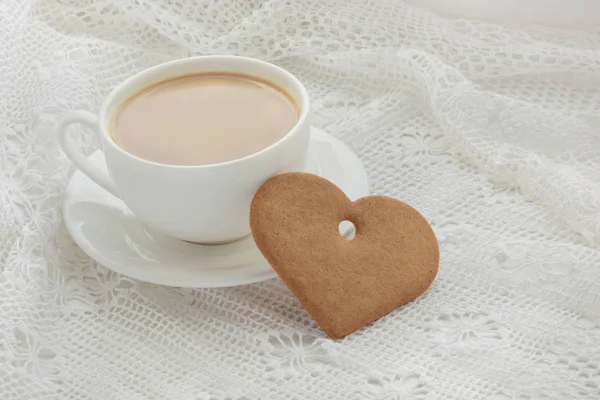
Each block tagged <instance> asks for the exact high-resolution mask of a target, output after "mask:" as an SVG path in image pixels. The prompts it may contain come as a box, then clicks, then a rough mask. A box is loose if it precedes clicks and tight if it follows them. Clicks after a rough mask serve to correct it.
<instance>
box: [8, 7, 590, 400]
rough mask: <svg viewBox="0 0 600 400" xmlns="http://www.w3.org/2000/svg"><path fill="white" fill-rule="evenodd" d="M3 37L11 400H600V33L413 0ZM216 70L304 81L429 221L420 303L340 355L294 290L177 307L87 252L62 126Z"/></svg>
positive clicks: (109, 13)
mask: <svg viewBox="0 0 600 400" xmlns="http://www.w3.org/2000/svg"><path fill="white" fill-rule="evenodd" d="M0 21H1V23H0V46H1V49H2V51H1V52H0V122H1V124H0V398H2V399H28V400H29V399H77V400H80V399H161V400H163V399H179V400H252V399H357V400H358V399H361V400H362V399H378V400H381V399H386V400H392V399H402V400H404V399H419V400H423V399H457V400H458V399H460V400H469V399H477V400H479V399H494V400H506V399H557V400H559V399H560V400H564V399H598V398H600V50H599V49H600V30H598V29H593V28H589V27H588V28H587V29H586V30H584V29H580V30H576V29H567V28H564V27H563V28H558V27H544V26H514V25H511V24H500V23H492V22H480V21H471V20H465V19H459V18H454V17H453V18H450V17H446V18H445V17H441V16H438V15H436V14H434V13H432V12H429V11H424V10H422V9H419V8H418V7H416V6H413V5H405V4H402V3H400V2H398V1H396V0H389V1H385V0H366V1H365V0H360V1H358V0H356V1H355V0H352V1H321V0H312V1H305V0H296V1H280V0H271V1H234V0H227V1H218V2H217V1H197V2H196V1H183V0H153V1H148V0H140V1H133V0H131V1H130V0H97V1H92V0H88V1H84V0H22V1H21V0H6V1H4V2H2V4H0ZM202 54H239V55H246V56H252V57H258V58H261V59H264V60H268V61H271V62H274V63H276V64H278V65H281V66H283V67H284V68H286V69H288V70H290V71H291V72H293V73H294V74H296V75H297V76H298V77H299V78H300V79H301V80H302V81H303V82H305V84H306V85H307V87H308V89H309V92H310V96H311V98H312V107H313V110H314V124H315V125H316V126H318V127H320V128H323V129H325V130H326V131H328V132H330V133H332V134H334V135H335V136H337V137H339V138H341V139H343V140H344V141H345V142H346V143H348V144H349V145H350V146H351V147H352V148H353V149H354V150H355V151H356V152H357V153H358V155H359V156H360V158H361V159H362V160H363V162H364V163H365V166H366V168H367V170H368V173H369V178H370V181H371V188H372V192H373V193H376V194H382V195H388V196H393V197H396V198H399V199H401V200H403V201H405V202H407V203H409V204H411V205H413V206H415V207H416V208H417V209H419V210H420V211H421V212H422V213H423V214H424V215H425V216H426V217H427V218H428V220H429V221H431V223H432V225H433V227H434V229H435V231H436V234H437V235H438V239H439V241H440V248H441V263H440V272H439V275H438V277H437V279H436V281H435V282H434V284H433V286H432V287H431V289H430V290H429V291H428V292H427V293H426V294H425V295H424V296H422V297H421V298H419V299H417V300H416V301H414V302H413V303H411V304H409V305H407V306H405V307H402V308H400V309H398V310H397V311H395V312H393V313H392V314H390V315H389V316H387V317H385V318H383V319H381V320H380V321H378V322H377V323H375V324H373V325H372V326H369V327H367V328H365V329H362V330H360V331H359V332H357V333H354V334H352V335H350V336H349V337H347V338H346V339H344V340H341V341H337V342H336V341H331V340H329V339H328V338H326V337H325V336H324V335H323V334H322V332H321V331H320V330H319V329H318V327H317V326H316V325H315V324H314V323H313V322H312V320H311V319H310V318H309V317H308V315H307V314H306V312H305V311H304V310H303V309H302V308H301V307H300V306H299V304H298V302H297V301H296V299H295V298H294V297H293V296H292V295H291V294H290V292H289V291H288V290H287V289H286V287H285V285H284V284H283V283H282V282H281V281H280V280H270V281H267V282H263V283H259V284H253V285H247V286H242V287H236V288H224V289H198V290H190V289H178V288H170V287H162V286H157V285H152V284H146V283H142V282H138V281H135V280H133V279H130V278H128V277H126V276H122V275H119V274H117V273H114V272H112V271H110V270H108V269H106V268H105V267H103V266H101V265H98V264H97V263H95V262H94V261H93V260H91V259H90V258H88V257H87V256H86V255H85V254H84V253H83V252H82V251H81V250H80V249H79V248H78V247H77V246H76V245H74V244H73V241H72V239H71V238H70V237H69V235H68V234H67V233H66V231H65V229H64V227H63V223H62V219H61V218H62V215H61V200H62V193H63V190H64V187H65V185H66V182H67V179H68V177H69V174H70V172H71V171H72V165H71V163H70V161H69V160H68V159H67V158H66V157H65V156H64V155H63V154H62V152H61V150H60V148H59V145H58V139H57V132H56V129H57V118H58V117H59V116H60V115H61V114H62V113H63V112H65V111H67V110H71V109H88V110H97V109H98V107H99V105H100V104H101V102H102V100H103V99H104V97H105V96H106V95H107V93H108V92H109V91H110V90H111V89H112V88H113V87H114V86H115V85H117V84H118V83H119V82H121V81H122V80H123V79H124V78H126V77H128V76H130V75H131V74H133V73H135V72H137V71H140V70H141V69H144V68H146V67H149V66H152V65H155V64H157V63H161V62H164V61H167V60H171V59H175V58H180V57H185V56H191V55H202ZM75 131H76V135H77V138H78V140H79V142H80V143H81V145H82V147H83V148H84V149H86V151H88V152H89V151H91V150H93V149H95V148H96V145H97V143H96V142H95V141H94V140H93V138H92V136H91V135H90V134H89V133H88V132H85V131H83V130H75ZM365 267H366V268H368V266H365ZM348 295H352V294H348Z"/></svg>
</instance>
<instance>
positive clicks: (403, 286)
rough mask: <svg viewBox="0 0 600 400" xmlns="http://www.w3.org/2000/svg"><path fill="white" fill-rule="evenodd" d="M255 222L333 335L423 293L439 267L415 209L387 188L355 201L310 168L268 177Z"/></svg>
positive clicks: (281, 268)
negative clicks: (346, 232)
mask: <svg viewBox="0 0 600 400" xmlns="http://www.w3.org/2000/svg"><path fill="white" fill-rule="evenodd" d="M344 220H348V221H350V222H352V223H353V224H354V226H355V228H356V235H355V237H354V238H353V239H352V240H346V239H344V238H343V237H342V236H341V235H340V233H339V230H338V227H339V224H340V222H341V221H344ZM250 226H251V228H252V236H253V237H254V240H255V241H256V244H257V246H258V248H259V249H260V251H261V252H262V254H263V255H264V256H265V258H266V259H267V261H268V262H269V264H271V266H272V267H273V268H274V269H275V271H276V272H277V273H278V274H279V276H281V278H282V279H283V281H284V282H285V283H286V284H287V286H288V287H289V288H290V290H291V291H292V292H293V293H294V295H295V296H296V297H297V298H298V299H299V300H300V303H302V305H303V306H304V307H305V308H306V310H307V311H308V313H309V314H310V315H311V316H312V318H313V319H314V320H315V321H316V322H317V324H319V326H320V327H321V329H323V331H325V333H327V335H329V336H330V337H332V338H335V339H337V338H342V337H344V336H346V335H348V334H349V333H352V332H354V331H355V330H357V329H359V328H361V327H363V326H364V325H366V324H368V323H370V322H373V321H375V320H377V319H379V318H381V317H382V316H384V315H386V314H388V313H389V312H391V311H393V310H394V309H396V308H397V307H399V306H402V305H404V304H406V303H408V302H410V301H411V300H413V299H415V298H416V297H418V296H419V295H421V294H422V293H423V292H425V291H426V290H427V288H429V286H430V285H431V283H432V282H433V279H434V278H435V276H436V274H437V270H438V263H439V248H438V243H437V240H436V237H435V234H434V233H433V230H432V229H431V227H430V226H429V224H428V223H427V221H426V220H425V218H423V216H422V215H421V214H419V212H418V211H417V210H415V209H414V208H412V207H411V206H409V205H407V204H405V203H403V202H401V201H399V200H395V199H392V198H389V197H383V196H368V197H364V198H362V199H360V200H358V201H355V202H352V201H350V200H349V199H348V198H347V197H346V195H345V194H344V193H343V192H342V191H341V190H340V189H339V188H338V187H337V186H335V185H334V184H333V183H331V182H329V181H328V180H326V179H323V178H320V177H318V176H316V175H312V174H305V173H287V174H283V175H278V176H275V177H274V178H272V179H270V180H268V181H267V182H266V183H265V184H264V185H263V186H262V187H261V188H260V189H259V190H258V192H257V193H256V195H255V197H254V200H253V202H252V206H251V209H250Z"/></svg>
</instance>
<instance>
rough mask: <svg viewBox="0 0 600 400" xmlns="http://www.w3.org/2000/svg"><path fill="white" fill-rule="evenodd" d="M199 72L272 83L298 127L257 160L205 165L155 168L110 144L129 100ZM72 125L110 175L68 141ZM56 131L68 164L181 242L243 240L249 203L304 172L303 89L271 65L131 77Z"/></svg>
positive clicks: (170, 68)
mask: <svg viewBox="0 0 600 400" xmlns="http://www.w3.org/2000/svg"><path fill="white" fill-rule="evenodd" d="M206 72H229V73H239V74H245V75H250V76H254V77H257V78H261V79H263V80H265V81H267V82H271V83H273V84H274V85H276V86H278V87H279V88H281V89H283V90H285V91H286V92H287V93H288V94H289V95H290V96H291V97H292V98H293V100H294V102H295V103H296V105H297V106H298V108H299V112H300V116H299V118H298V122H297V123H296V125H294V127H293V128H292V129H290V131H289V132H288V133H287V134H286V135H285V136H284V137H283V138H281V139H280V140H278V141H277V142H275V143H274V144H272V145H271V146H269V147H267V148H265V149H262V150H260V151H259V152H257V153H254V154H251V155H249V156H246V157H243V158H239V159H236V160H233V161H227V162H223V163H219V164H211V165H200V166H178V165H165V164H159V163H155V162H152V161H148V160H144V159H142V158H139V157H136V156H134V155H133V154H131V153H128V152H127V151H125V150H123V149H122V148H121V147H119V146H118V145H117V144H116V143H115V142H114V141H113V139H112V138H111V132H110V126H111V122H112V119H113V117H114V115H115V112H116V111H117V110H118V109H119V107H120V106H121V105H122V104H123V103H124V102H126V101H127V99H129V98H130V97H131V96H133V95H134V94H136V93H138V92H139V91H141V90H142V89H144V88H146V87H148V86H150V85H152V84H155V83H158V82H161V81H165V80H168V79H170V78H174V77H178V76H183V75H189V74H196V73H206ZM77 123H80V124H83V125H86V126H88V127H89V128H91V129H92V130H93V131H94V132H95V133H96V135H97V136H98V137H99V139H100V143H101V146H102V150H103V151H104V155H105V158H106V165H107V167H108V171H109V174H106V173H105V172H103V171H102V170H100V169H99V168H98V167H96V166H95V165H94V164H92V163H91V162H90V161H89V160H88V159H87V157H85V156H84V155H83V154H82V153H81V151H80V150H78V149H77V148H76V147H75V145H74V143H73V142H72V141H71V140H70V139H69V137H68V135H67V127H68V126H69V125H71V124H77ZM59 129H60V143H61V146H62V148H63V150H64V152H65V153H66V154H67V155H68V156H69V157H70V158H71V160H72V161H73V163H75V165H76V166H77V167H78V168H79V169H80V170H81V171H82V172H83V173H84V174H85V175H87V176H88V177H89V178H90V179H91V180H93V181H94V182H95V183H97V184H98V185H100V186H101V187H103V188H104V189H106V190H107V191H109V192H110V193H112V194H113V195H115V196H117V197H119V198H121V199H122V200H123V202H124V203H125V204H126V205H127V206H128V207H129V208H130V210H131V211H132V212H133V213H134V214H135V215H136V216H137V217H138V218H139V219H140V220H142V221H143V222H145V223H146V224H148V225H150V226H151V227H153V228H155V229H157V230H160V231H162V232H164V233H166V234H168V235H171V236H174V237H176V238H179V239H182V240H186V241H190V242H198V243H222V242H228V241H233V240H236V239H239V238H241V237H244V236H246V235H248V234H249V233H250V226H249V215H250V203H251V202H252V199H253V197H254V194H255V193H256V191H257V190H258V188H259V187H260V186H261V185H262V184H263V183H264V182H265V181H266V180H267V179H269V178H270V177H272V176H274V175H277V174H280V173H284V172H292V171H303V170H304V169H305V166H306V161H307V155H308V145H309V140H310V122H309V101H308V94H307V92H306V88H305V87H304V86H303V85H302V83H301V82H300V81H299V80H298V79H297V78H296V77H295V76H294V75H292V74H291V73H289V72H287V71H286V70H284V69H282V68H279V67H277V66H275V65H272V64H269V63H266V62H264V61H260V60H256V59H251V58H245V57H235V56H201V57H192V58H186V59H181V60H176V61H172V62H168V63H165V64H161V65H157V66H155V67H152V68H150V69H147V70H145V71H142V72H140V73H138V74H136V75H134V76H133V77H131V78H129V79H128V80H126V81H125V82H124V83H122V84H121V85H119V86H118V87H117V88H116V89H114V90H113V91H112V93H111V94H110V95H109V96H108V98H107V99H106V100H105V101H104V103H103V104H102V107H101V109H100V114H99V116H98V117H97V116H96V115H94V114H91V113H89V112H86V111H73V112H71V113H69V114H68V115H67V116H66V117H65V118H64V119H63V120H62V121H61V123H60V128H59ZM243 134H244V132H240V135H243Z"/></svg>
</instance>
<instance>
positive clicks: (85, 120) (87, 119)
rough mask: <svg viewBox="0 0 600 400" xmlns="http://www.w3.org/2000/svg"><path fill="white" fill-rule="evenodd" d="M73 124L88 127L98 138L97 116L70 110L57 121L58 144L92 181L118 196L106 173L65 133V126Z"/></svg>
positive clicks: (112, 182)
mask: <svg viewBox="0 0 600 400" xmlns="http://www.w3.org/2000/svg"><path fill="white" fill-rule="evenodd" d="M73 124H83V125H85V126H87V127H89V128H90V129H91V130H92V131H93V132H94V134H96V136H98V138H99V139H100V140H102V138H100V130H99V129H98V118H97V117H96V116H95V115H94V114H92V113H90V112H87V111H71V112H70V113H69V114H67V115H66V116H65V117H64V118H63V119H62V120H61V121H60V123H59V128H58V129H59V135H60V145H61V147H62V149H63V151H64V152H65V154H66V155H67V156H68V157H69V158H70V159H71V161H73V163H74V164H75V165H76V166H77V168H79V169H80V170H81V172H83V173H84V174H85V175H86V176H87V177H88V178H90V179H91V180H92V181H94V183H96V184H97V185H99V186H100V187H102V188H103V189H104V190H106V191H108V192H110V193H111V194H113V195H115V196H117V197H120V196H119V195H118V194H117V188H116V187H115V183H114V181H113V180H112V178H111V177H110V176H109V175H108V173H106V172H104V171H102V170H101V169H100V168H98V167H97V166H96V165H94V164H93V163H92V162H91V161H90V160H89V159H88V158H87V157H85V156H84V155H83V153H81V151H79V149H77V148H75V144H74V143H73V141H72V140H71V139H70V138H69V137H68V135H67V128H68V127H69V126H70V125H73Z"/></svg>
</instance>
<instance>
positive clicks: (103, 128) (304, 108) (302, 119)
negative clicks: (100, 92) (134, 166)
mask: <svg viewBox="0 0 600 400" xmlns="http://www.w3.org/2000/svg"><path fill="white" fill-rule="evenodd" d="M199 60H211V61H220V60H227V61H234V62H242V63H254V64H258V65H261V66H263V67H266V68H270V69H272V70H275V71H277V72H279V73H281V74H282V75H284V76H285V77H286V78H287V79H289V80H290V81H291V82H292V83H293V84H294V85H295V86H296V87H297V89H298V90H299V92H300V97H301V99H300V100H301V104H300V105H299V106H300V115H299V117H298V120H297V121H296V123H295V124H294V126H292V127H291V128H290V129H289V130H288V132H287V133H286V134H285V135H283V137H281V138H280V139H279V140H277V141H276V142H274V143H272V144H270V145H269V146H267V147H265V148H264V149H261V150H259V151H257V152H255V153H252V154H248V155H247V156H244V157H241V158H236V159H234V160H229V161H224V162H220V163H214V164H203V165H175V164H163V163H159V162H156V161H151V160H147V159H145V158H141V157H138V156H136V155H135V154H132V153H130V152H128V151H126V150H125V149H123V148H122V147H121V146H119V145H118V144H117V143H116V142H115V141H114V140H112V138H111V137H110V129H108V127H107V119H108V117H109V116H108V115H107V113H108V109H109V107H110V106H111V105H112V104H113V103H114V101H115V98H116V97H117V95H118V94H119V92H120V91H121V90H123V88H124V87H126V86H128V85H130V84H132V83H133V82H135V81H137V80H139V79H142V78H144V77H146V76H147V75H151V74H152V73H154V72H156V71H157V70H159V69H166V68H171V67H174V66H176V65H178V64H183V63H195V62H197V61H199ZM182 76H183V75H182ZM250 76H252V75H250ZM176 77H177V75H175V76H173V78H176ZM257 78H258V79H262V80H265V81H267V82H269V80H268V79H265V78H260V77H257ZM171 79H172V78H171ZM121 104H123V103H121ZM309 107H310V101H309V98H308V91H307V90H306V87H305V86H304V84H302V82H300V80H299V79H298V78H296V76H295V75H293V74H292V73H291V72H289V71H287V70H286V69H284V68H281V67H279V66H277V65H275V64H271V63H269V62H266V61H263V60H259V59H257V58H251V57H243V56H233V55H212V56H195V57H186V58H179V59H176V60H172V61H168V62H165V63H161V64H157V65H155V66H152V67H150V68H146V69H144V70H142V71H140V72H138V73H136V74H134V75H132V76H131V77H129V78H127V79H126V80H124V81H123V82H121V83H120V84H119V85H117V86H116V87H115V88H114V89H113V90H112V91H111V92H110V94H109V95H108V97H107V98H106V100H105V101H104V102H103V103H102V106H101V108H100V115H99V118H98V119H99V128H100V132H102V135H103V136H104V138H105V139H106V140H105V141H106V142H108V143H107V145H108V146H111V147H112V149H113V150H115V151H117V152H119V153H120V154H122V155H124V156H128V157H130V158H132V159H134V160H136V161H139V162H142V163H144V164H147V165H152V166H156V167H163V168H175V169H187V170H189V169H210V168H216V167H224V166H233V165H236V164H239V163H243V162H246V161H248V160H250V159H253V158H256V157H260V156H261V155H263V154H264V153H267V152H271V151H273V150H275V149H276V148H278V147H280V146H282V145H283V144H284V143H285V142H287V141H289V140H290V139H291V137H292V136H295V135H296V134H298V132H299V131H300V129H301V127H302V126H303V125H304V124H305V123H306V121H307V118H308V112H309Z"/></svg>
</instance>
